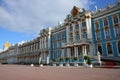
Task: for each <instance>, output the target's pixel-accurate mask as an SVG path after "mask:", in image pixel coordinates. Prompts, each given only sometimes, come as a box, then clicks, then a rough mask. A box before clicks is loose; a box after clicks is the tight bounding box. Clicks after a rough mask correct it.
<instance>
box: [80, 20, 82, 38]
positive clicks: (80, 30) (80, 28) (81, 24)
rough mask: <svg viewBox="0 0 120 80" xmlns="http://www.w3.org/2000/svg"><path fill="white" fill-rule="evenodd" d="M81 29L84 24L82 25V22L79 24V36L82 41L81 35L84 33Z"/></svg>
mask: <svg viewBox="0 0 120 80" xmlns="http://www.w3.org/2000/svg"><path fill="white" fill-rule="evenodd" d="M81 27H82V24H81V22H79V35H80V39H81V37H82V36H81V34H82V33H81Z"/></svg>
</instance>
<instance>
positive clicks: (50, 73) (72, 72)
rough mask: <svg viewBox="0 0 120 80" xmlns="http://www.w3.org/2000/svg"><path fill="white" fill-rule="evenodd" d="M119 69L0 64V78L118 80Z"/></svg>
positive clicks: (0, 79)
mask: <svg viewBox="0 0 120 80" xmlns="http://www.w3.org/2000/svg"><path fill="white" fill-rule="evenodd" d="M119 78H120V69H111V68H85V67H78V68H77V67H31V66H29V65H0V80H120V79H119Z"/></svg>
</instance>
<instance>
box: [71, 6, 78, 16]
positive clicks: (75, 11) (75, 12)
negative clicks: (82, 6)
mask: <svg viewBox="0 0 120 80" xmlns="http://www.w3.org/2000/svg"><path fill="white" fill-rule="evenodd" d="M78 13H79V8H78V7H76V6H74V7H73V9H72V11H71V14H72V16H73V17H75V16H76V15H77V14H78Z"/></svg>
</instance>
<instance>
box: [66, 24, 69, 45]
mask: <svg viewBox="0 0 120 80" xmlns="http://www.w3.org/2000/svg"><path fill="white" fill-rule="evenodd" d="M66 29H67V30H66V31H67V36H66V37H67V43H69V26H66Z"/></svg>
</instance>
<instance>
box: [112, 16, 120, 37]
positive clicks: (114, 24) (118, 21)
mask: <svg viewBox="0 0 120 80" xmlns="http://www.w3.org/2000/svg"><path fill="white" fill-rule="evenodd" d="M114 16H117V18H118V24H119V23H120V22H119V21H120V20H119V15H118V14H114V15H112V17H111V18H112V23H113V30H114V34H115V37H117V36H116V31H115V27H114V25H115V23H114V20H113V19H114V18H113V17H114Z"/></svg>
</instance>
